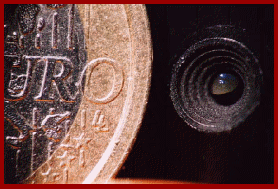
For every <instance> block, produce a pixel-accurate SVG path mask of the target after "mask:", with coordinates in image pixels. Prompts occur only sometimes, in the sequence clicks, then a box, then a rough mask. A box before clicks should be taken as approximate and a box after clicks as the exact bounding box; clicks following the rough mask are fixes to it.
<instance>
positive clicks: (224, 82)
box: [209, 72, 244, 106]
mask: <svg viewBox="0 0 278 189" xmlns="http://www.w3.org/2000/svg"><path fill="white" fill-rule="evenodd" d="M209 88H210V95H211V97H212V98H213V99H214V100H215V101H216V102H217V103H218V104H220V105H224V106H229V105H232V104H234V103H236V102H237V101H238V100H239V99H240V97H241V96H242V94H243V90H244V83H243V80H242V79H241V77H240V76H239V75H238V74H236V73H233V72H218V73H217V74H215V75H214V76H213V77H212V79H211V81H210V87H209Z"/></svg>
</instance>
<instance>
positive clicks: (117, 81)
mask: <svg viewBox="0 0 278 189" xmlns="http://www.w3.org/2000/svg"><path fill="white" fill-rule="evenodd" d="M100 64H108V65H110V66H112V68H113V71H114V80H113V86H112V88H111V90H110V92H109V93H108V94H107V95H106V96H105V97H103V98H96V97H94V96H93V95H92V93H91V92H90V90H89V87H88V86H89V82H90V78H86V82H85V89H84V97H85V98H86V99H87V100H88V101H89V102H91V103H96V104H105V103H108V102H111V101H112V100H114V99H115V98H116V97H117V96H118V95H119V94H120V92H121V90H122V87H123V82H124V77H123V70H122V68H121V67H120V65H119V64H117V62H116V61H115V60H113V59H110V58H97V59H94V60H92V61H91V62H89V63H88V64H87V65H86V67H85V69H84V70H87V71H86V72H87V74H86V75H90V74H91V73H92V72H93V71H94V68H95V67H97V66H98V65H100ZM83 74H85V73H83ZM88 94H90V96H91V97H90V96H88Z"/></svg>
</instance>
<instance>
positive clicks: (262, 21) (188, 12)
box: [118, 5, 274, 183]
mask: <svg viewBox="0 0 278 189" xmlns="http://www.w3.org/2000/svg"><path fill="white" fill-rule="evenodd" d="M147 10H148V14H149V19H150V23H151V31H152V39H153V47H154V64H153V73H152V74H153V75H152V76H153V77H152V85H151V91H150V98H149V103H148V106H147V111H146V114H145V117H144V120H143V125H142V127H141V129H140V132H139V134H138V138H137V140H136V142H135V145H134V147H133V149H132V151H131V154H130V155H129V156H128V158H127V161H126V162H125V164H124V166H123V168H122V170H121V171H120V172H119V174H118V178H129V177H132V178H149V179H150V178H153V179H171V180H185V181H194V182H206V183H273V182H274V132H273V130H274V117H273V112H274V101H273V100H274V96H273V95H274V91H273V90H274V86H273V84H274V71H273V70H274V69H273V65H274V63H273V61H274V52H273V49H274V45H273V37H274V30H273V26H274V24H273V19H274V16H273V13H274V12H273V6H272V5H232V6H231V5H223V6H219V5H209V6H202V5H147ZM219 24H221V25H227V24H229V25H234V26H236V27H240V28H241V29H245V33H244V34H241V35H239V34H238V33H233V36H232V37H231V38H233V39H236V40H237V41H244V45H246V46H247V47H248V48H249V49H250V50H251V51H252V52H253V53H254V54H255V56H256V57H257V58H258V59H259V62H260V67H261V69H262V71H263V78H264V80H263V85H262V90H261V101H260V106H259V107H258V108H257V109H256V111H254V112H253V113H252V114H251V115H250V116H249V117H248V118H247V119H246V120H245V121H244V122H243V123H242V124H241V125H239V126H238V127H237V128H236V129H233V130H232V131H231V132H229V133H218V134H216V133H203V132H199V131H197V130H195V129H193V128H191V127H190V126H188V125H187V124H185V123H184V121H183V120H182V119H181V118H180V117H179V115H178V114H177V113H176V111H175V109H174V107H173V104H172V102H171V99H170V96H169V93H170V90H169V83H170V78H171V70H172V64H173V61H175V60H176V58H178V57H180V56H181V55H182V54H183V53H184V52H185V50H186V49H187V48H189V47H190V46H191V45H192V44H194V43H195V42H197V41H198V36H196V34H197V32H200V31H203V29H204V28H207V27H212V26H215V25H219ZM214 33H219V32H214V31H213V30H210V32H209V33H207V32H206V31H205V32H204V35H205V34H207V35H210V36H211V35H213V34H214ZM223 35H225V33H223ZM203 37H204V36H203ZM192 38H194V39H196V41H192Z"/></svg>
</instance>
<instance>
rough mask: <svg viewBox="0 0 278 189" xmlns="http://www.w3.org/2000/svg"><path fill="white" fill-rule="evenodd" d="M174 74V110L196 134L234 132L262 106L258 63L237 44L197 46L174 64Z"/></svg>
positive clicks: (211, 40) (212, 40) (228, 41)
mask: <svg viewBox="0 0 278 189" xmlns="http://www.w3.org/2000/svg"><path fill="white" fill-rule="evenodd" d="M171 74H172V75H171V82H170V96H171V99H172V102H173V105H174V108H175V110H176V112H177V113H178V114H179V116H180V117H181V118H182V119H183V120H184V122H185V123H187V124H188V125H190V126H191V127H193V128H195V129H197V130H200V131H205V132H224V131H231V130H232V129H233V128H235V127H237V126H238V125H239V124H240V123H242V122H244V121H245V119H246V118H247V117H248V116H249V115H250V114H251V113H252V112H253V111H254V110H255V108H256V107H257V106H258V105H259V102H260V86H261V83H262V71H261V69H260V65H259V61H258V59H257V58H256V57H255V56H254V55H253V53H252V52H251V51H250V50H249V49H248V48H247V47H246V46H245V45H243V44H242V43H240V42H238V41H236V40H233V39H230V38H220V37H215V38H206V39H203V40H202V41H199V42H197V43H195V44H194V45H192V46H191V47H189V48H188V49H187V50H186V51H185V52H184V54H183V55H182V56H180V59H179V60H178V61H177V62H176V63H174V66H173V70H172V73H171Z"/></svg>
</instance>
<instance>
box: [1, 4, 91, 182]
mask: <svg viewBox="0 0 278 189" xmlns="http://www.w3.org/2000/svg"><path fill="white" fill-rule="evenodd" d="M48 7H50V8H51V9H50V8H48ZM4 8H5V13H4V30H5V34H4V63H5V64H4V69H5V72H4V73H5V76H4V78H5V80H4V83H5V86H4V97H5V99H4V118H5V119H4V125H5V128H4V144H5V145H4V146H5V147H4V148H5V149H4V150H5V162H4V170H5V172H4V176H5V183H18V182H21V181H22V180H23V179H25V178H26V177H27V176H29V175H30V174H31V172H32V171H34V170H36V169H37V168H38V167H39V166H40V165H41V164H42V163H43V162H44V161H46V160H47V158H49V156H50V155H51V154H52V153H53V152H54V151H55V149H56V148H57V146H58V145H59V144H60V142H61V141H62V140H63V138H64V137H65V135H66V133H67V132H68V130H69V128H70V126H71V124H72V122H73V121H74V118H75V115H76V113H77V111H78V108H79V104H80V101H81V97H82V96H81V93H80V91H81V90H82V89H81V88H82V87H81V86H78V85H75V84H76V83H77V81H79V79H80V72H81V71H82V70H83V68H84V64H85V61H86V54H85V51H84V34H83V31H82V27H81V21H80V19H79V18H78V14H76V15H77V16H76V17H75V23H74V24H73V27H74V26H75V28H76V29H75V32H76V33H75V35H74V36H70V35H69V34H68V28H69V27H72V26H70V24H69V23H68V22H69V19H67V18H68V14H69V10H72V9H71V7H70V6H65V5H63V6H60V5H51V6H50V5H49V6H45V5H40V6H38V5H31V4H29V5H28V4H27V5H5V7H4ZM55 12H56V13H55ZM54 14H57V15H58V17H57V16H56V18H55V15H54ZM69 41H73V42H74V47H75V48H74V49H70V48H69V46H68V43H69ZM53 44H55V45H56V46H55V45H53Z"/></svg>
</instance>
